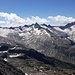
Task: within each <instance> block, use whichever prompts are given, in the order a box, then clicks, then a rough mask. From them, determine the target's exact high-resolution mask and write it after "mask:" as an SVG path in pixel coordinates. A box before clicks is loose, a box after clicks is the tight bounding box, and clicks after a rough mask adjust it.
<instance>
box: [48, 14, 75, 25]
mask: <svg viewBox="0 0 75 75" xmlns="http://www.w3.org/2000/svg"><path fill="white" fill-rule="evenodd" d="M48 19H49V21H51V22H52V23H53V25H59V26H60V25H65V24H67V23H70V22H74V21H75V18H72V17H65V16H60V15H58V16H54V17H53V16H49V17H48Z"/></svg>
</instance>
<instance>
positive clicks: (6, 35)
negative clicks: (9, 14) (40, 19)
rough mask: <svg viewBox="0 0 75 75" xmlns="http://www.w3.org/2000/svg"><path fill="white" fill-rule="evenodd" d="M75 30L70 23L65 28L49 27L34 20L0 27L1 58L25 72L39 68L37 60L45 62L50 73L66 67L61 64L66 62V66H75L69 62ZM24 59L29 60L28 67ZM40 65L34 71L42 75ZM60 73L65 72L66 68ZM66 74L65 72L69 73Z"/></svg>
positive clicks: (72, 57) (73, 58) (73, 54)
mask: <svg viewBox="0 0 75 75" xmlns="http://www.w3.org/2000/svg"><path fill="white" fill-rule="evenodd" d="M74 29H75V27H74V23H69V24H67V25H66V26H65V27H52V26H50V25H46V24H41V25H39V24H38V23H36V24H32V25H25V26H20V27H10V28H0V57H1V58H2V59H3V60H4V61H7V62H8V63H11V64H12V65H14V66H16V67H17V68H19V69H21V70H22V71H23V72H24V73H33V72H34V67H35V69H37V67H39V68H40V67H41V66H38V65H36V63H38V64H40V63H43V64H44V65H45V64H47V65H46V66H50V67H51V68H52V71H51V72H52V73H54V69H55V70H56V68H58V67H59V68H61V69H59V68H58V69H57V71H56V72H58V70H62V68H64V69H66V68H65V67H64V66H63V65H66V66H67V67H68V69H71V68H72V69H73V68H74V65H73V66H72V64H75V42H74V39H75V38H74ZM16 60H17V61H16ZM60 60H61V61H60ZM33 61H34V62H33ZM62 61H63V62H62ZM25 62H27V63H28V62H29V64H28V66H27V63H25ZM30 62H31V63H34V65H36V66H34V65H32V64H31V63H30ZM65 62H69V63H72V64H68V63H65ZM17 63H18V64H17ZM60 63H61V64H60ZM62 64H63V65H62ZM24 65H26V68H27V67H28V69H27V70H26V68H25V67H24ZM44 65H43V66H44ZM59 65H60V66H59ZM30 66H34V67H30ZM23 67H24V68H23ZM39 68H38V69H37V71H36V72H39V73H40V74H39V75H42V74H41V72H40V69H39ZM44 68H45V67H44ZM44 68H43V69H44ZM29 70H30V72H29ZM31 70H33V72H31ZM38 70H39V71H38ZM43 72H44V71H43ZM48 72H49V71H47V73H48ZM61 72H62V75H64V72H65V71H61ZM65 73H66V74H68V73H69V72H65ZM36 74H37V73H36ZM66 74H65V75H66ZM33 75H34V74H33ZM43 75H44V74H43ZM45 75H46V73H45ZM47 75H49V73H48V74H47ZM57 75H60V74H59V73H58V74H57Z"/></svg>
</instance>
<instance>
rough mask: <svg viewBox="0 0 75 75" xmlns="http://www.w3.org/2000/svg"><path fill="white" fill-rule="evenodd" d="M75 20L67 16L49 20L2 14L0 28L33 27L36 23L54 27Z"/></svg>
mask: <svg viewBox="0 0 75 75" xmlns="http://www.w3.org/2000/svg"><path fill="white" fill-rule="evenodd" d="M74 21H75V18H72V17H66V16H61V15H57V16H48V17H47V18H40V17H39V16H31V17H27V18H25V19H24V18H21V17H19V16H17V15H16V14H15V13H4V12H0V26H2V27H11V26H12V27H16V26H23V25H25V24H26V25H31V24H34V23H36V22H37V23H39V24H43V23H45V24H50V25H54V26H60V25H65V24H67V23H70V22H74Z"/></svg>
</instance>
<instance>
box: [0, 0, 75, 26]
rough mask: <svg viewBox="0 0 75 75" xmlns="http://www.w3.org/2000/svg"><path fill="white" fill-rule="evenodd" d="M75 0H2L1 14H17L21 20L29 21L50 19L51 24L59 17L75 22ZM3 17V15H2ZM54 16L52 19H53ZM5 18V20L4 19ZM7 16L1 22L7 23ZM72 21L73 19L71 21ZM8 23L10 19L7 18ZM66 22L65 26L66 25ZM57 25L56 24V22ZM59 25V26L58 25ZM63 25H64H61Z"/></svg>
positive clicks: (0, 1) (0, 4) (0, 17)
mask: <svg viewBox="0 0 75 75" xmlns="http://www.w3.org/2000/svg"><path fill="white" fill-rule="evenodd" d="M74 8H75V0H0V12H3V13H7V14H9V15H10V13H13V14H16V16H18V17H20V18H21V19H25V20H27V17H28V18H29V20H30V19H31V20H32V19H33V18H32V17H31V16H33V17H35V18H36V16H37V17H39V18H41V19H42V18H44V19H47V20H48V18H49V17H50V18H49V19H50V22H49V20H48V22H46V23H48V24H49V23H52V24H53V22H54V20H53V19H55V18H58V16H59V17H65V18H67V19H68V18H69V17H70V18H71V17H72V21H74V20H75V9H74ZM1 15H2V14H1ZM51 16H52V18H51ZM2 17H3V18H4V20H3V19H2ZM5 18H7V17H6V16H5V17H4V16H0V20H1V22H2V21H6V19H5ZM51 20H52V22H51ZM70 20H71V19H70ZM7 21H8V18H7ZM66 23H68V22H65V23H63V24H66ZM54 24H56V22H54ZM0 25H2V23H0ZM58 25H59V24H58ZM61 25H62V24H61Z"/></svg>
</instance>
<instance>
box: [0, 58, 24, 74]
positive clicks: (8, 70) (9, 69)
mask: <svg viewBox="0 0 75 75" xmlns="http://www.w3.org/2000/svg"><path fill="white" fill-rule="evenodd" d="M0 75H25V74H24V73H23V72H22V71H20V70H19V69H16V68H14V67H13V66H11V65H9V64H8V63H7V62H5V61H3V60H1V59H0Z"/></svg>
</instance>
